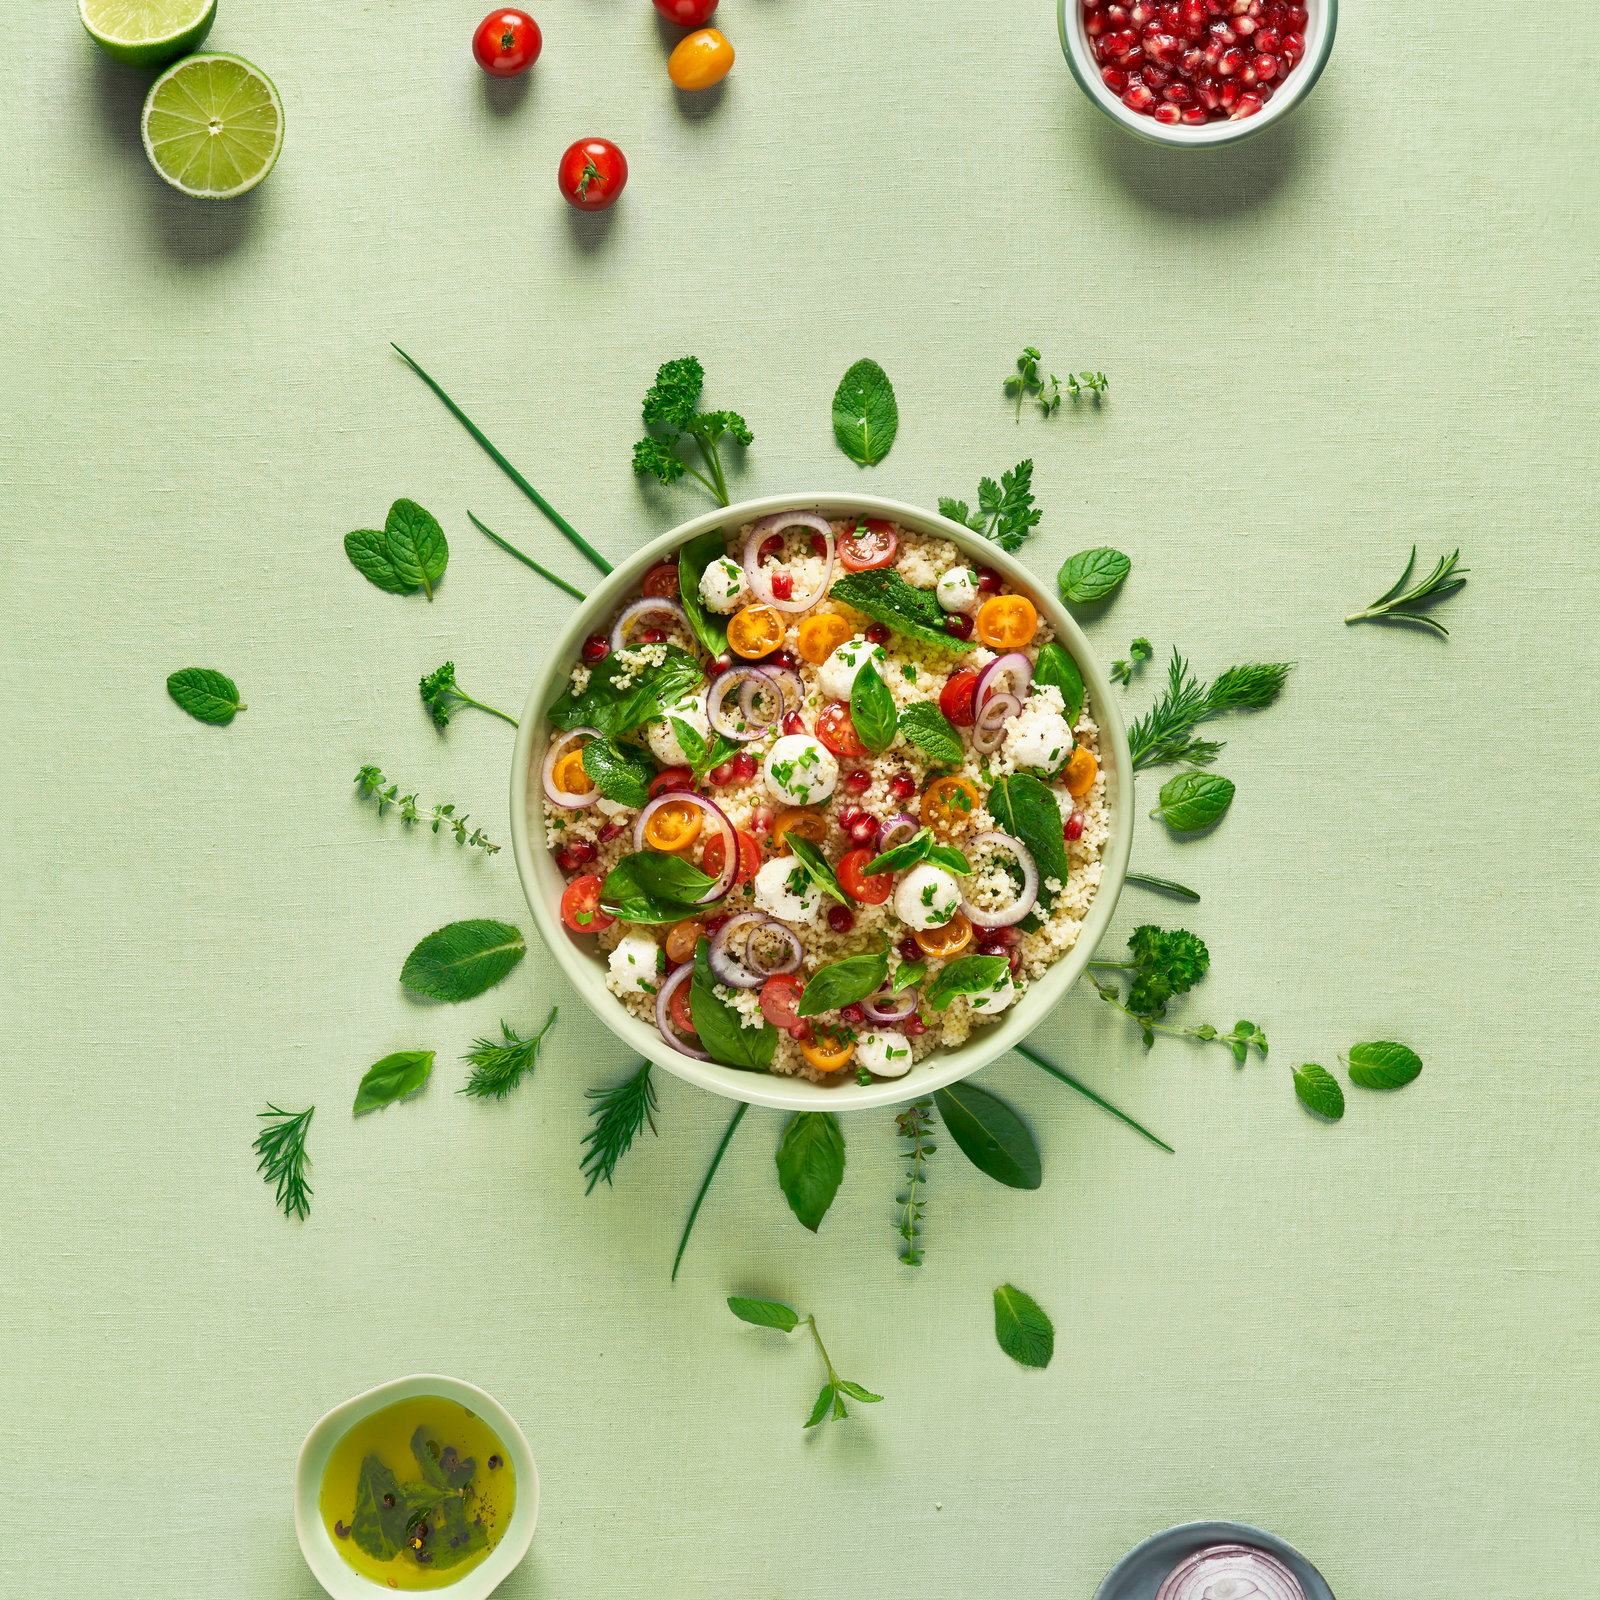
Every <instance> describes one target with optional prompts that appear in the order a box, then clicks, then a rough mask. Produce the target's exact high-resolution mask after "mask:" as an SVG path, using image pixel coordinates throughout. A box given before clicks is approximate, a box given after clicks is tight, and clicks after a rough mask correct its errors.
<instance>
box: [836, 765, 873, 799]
mask: <svg viewBox="0 0 1600 1600" xmlns="http://www.w3.org/2000/svg"><path fill="white" fill-rule="evenodd" d="M842 782H843V783H844V788H845V793H846V794H865V793H866V792H867V790H868V789H870V788H871V787H872V774H871V773H870V772H868V771H867V769H866V768H865V767H852V768H851V769H850V770H849V771H848V772H847V773H845V775H844V778H843V780H842Z"/></svg>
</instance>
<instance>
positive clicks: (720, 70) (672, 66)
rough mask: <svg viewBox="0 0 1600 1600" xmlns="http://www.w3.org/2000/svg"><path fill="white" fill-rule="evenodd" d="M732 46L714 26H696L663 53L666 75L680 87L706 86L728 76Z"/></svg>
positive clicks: (731, 62)
mask: <svg viewBox="0 0 1600 1600" xmlns="http://www.w3.org/2000/svg"><path fill="white" fill-rule="evenodd" d="M732 65H733V46H732V45H731V44H729V43H728V41H727V40H726V39H724V38H723V37H722V35H721V34H720V33H718V32H717V30H716V29H715V28H700V29H697V30H696V31H695V32H694V33H691V34H690V35H689V37H688V38H687V39H680V40H679V41H678V47H677V49H675V50H674V51H673V52H672V54H671V55H670V56H668V57H667V76H668V77H669V78H671V79H672V81H673V82H674V83H675V84H677V86H678V87H679V88H680V89H709V88H710V87H711V85H712V84H714V83H721V82H722V80H723V79H724V78H726V77H727V76H728V68H729V67H731V66H732Z"/></svg>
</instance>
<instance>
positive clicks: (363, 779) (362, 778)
mask: <svg viewBox="0 0 1600 1600" xmlns="http://www.w3.org/2000/svg"><path fill="white" fill-rule="evenodd" d="M355 781H356V782H357V783H359V784H360V785H361V798H362V799H363V800H365V799H366V798H367V797H368V796H369V795H374V794H375V795H377V797H378V815H379V816H380V817H381V816H382V815H383V808H384V807H385V806H398V807H399V808H400V820H401V821H402V822H430V823H432V825H433V832H434V833H437V832H438V831H439V830H440V828H449V829H450V830H451V832H453V833H454V834H455V836H456V843H457V844H470V845H476V846H477V848H478V849H480V850H487V851H488V852H489V854H490V855H497V854H498V853H499V850H500V846H499V845H497V844H490V842H489V835H488V834H486V833H485V832H484V831H483V829H482V828H474V829H473V830H472V832H471V833H470V834H469V833H468V832H467V821H468V813H467V812H465V811H463V812H462V813H461V815H460V816H459V817H458V816H457V815H456V808H455V807H454V806H435V807H434V808H433V810H432V811H431V812H427V813H424V812H423V811H421V810H420V809H419V808H418V806H417V797H416V796H415V795H414V794H404V795H403V794H401V793H400V786H399V784H397V783H389V780H388V779H387V778H385V777H384V775H383V773H382V772H381V771H380V770H379V769H378V768H377V767H370V766H369V767H363V768H362V769H361V770H360V771H359V772H358V773H357V774H356V777H355ZM386 783H389V787H388V788H387V789H385V788H384V784H386Z"/></svg>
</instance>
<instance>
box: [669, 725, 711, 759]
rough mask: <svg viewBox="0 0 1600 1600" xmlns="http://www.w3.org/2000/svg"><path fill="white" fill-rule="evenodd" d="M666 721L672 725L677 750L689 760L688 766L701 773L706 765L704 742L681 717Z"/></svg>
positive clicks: (696, 731)
mask: <svg viewBox="0 0 1600 1600" xmlns="http://www.w3.org/2000/svg"><path fill="white" fill-rule="evenodd" d="M667 721H668V722H670V723H671V724H672V732H673V736H674V737H675V738H676V739H677V741H678V747H679V749H681V750H682V751H683V753H684V754H685V755H686V756H687V757H688V758H689V765H690V766H691V767H693V768H694V770H695V771H696V772H699V771H701V770H702V769H703V768H704V767H705V766H706V765H707V763H706V753H707V752H706V742H705V740H704V739H702V738H701V737H700V734H699V732H698V730H696V729H694V728H691V727H690V726H689V724H688V723H687V722H685V721H684V720H683V718H682V717H668V718H667Z"/></svg>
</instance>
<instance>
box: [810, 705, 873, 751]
mask: <svg viewBox="0 0 1600 1600" xmlns="http://www.w3.org/2000/svg"><path fill="white" fill-rule="evenodd" d="M816 731H817V737H818V738H819V739H820V740H821V741H822V743H823V744H824V745H825V746H826V747H827V748H828V749H829V750H831V751H832V752H833V753H834V754H835V755H836V756H864V755H865V754H866V753H867V747H866V746H865V745H864V744H862V742H861V736H860V735H859V734H858V733H857V732H856V725H855V722H854V721H853V720H852V719H851V716H850V707H849V706H847V705H846V704H845V703H844V701H843V700H832V701H829V703H828V704H827V705H825V706H824V707H823V708H822V710H821V712H820V713H819V714H818V716H817V730H816Z"/></svg>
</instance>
